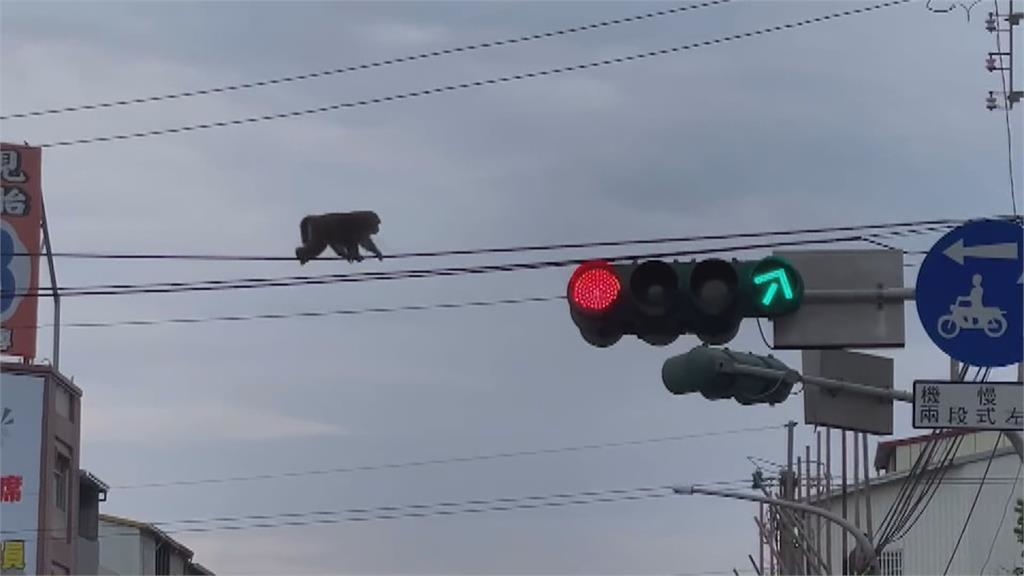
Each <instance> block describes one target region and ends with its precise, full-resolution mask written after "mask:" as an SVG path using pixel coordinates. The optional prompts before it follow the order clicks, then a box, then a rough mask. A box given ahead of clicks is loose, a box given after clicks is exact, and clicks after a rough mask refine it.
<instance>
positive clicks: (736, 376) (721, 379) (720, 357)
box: [661, 346, 800, 406]
mask: <svg viewBox="0 0 1024 576" xmlns="http://www.w3.org/2000/svg"><path fill="white" fill-rule="evenodd" d="M743 367H749V368H758V369H765V370H768V371H772V372H771V373H770V375H769V374H768V373H766V374H760V375H754V374H747V373H743V372H741V371H738V370H737V368H743ZM799 378H800V377H799V375H798V374H797V373H796V372H794V371H793V370H791V369H790V368H789V367H788V366H786V365H785V364H784V363H782V362H780V361H779V360H777V359H775V358H773V357H772V356H758V355H756V354H749V353H746V352H736V351H733V350H729V349H726V348H711V347H708V346H698V347H696V348H694V349H693V350H690V351H689V352H687V353H685V354H680V355H678V356H674V357H672V358H669V359H668V360H666V361H665V363H664V364H663V365H662V367H661V380H662V382H663V383H664V384H665V387H666V388H668V391H669V392H671V393H673V394H677V395H681V394H690V393H693V392H700V394H701V395H702V396H704V397H705V398H707V399H708V400H722V399H726V398H733V399H734V400H736V401H737V402H739V403H740V404H743V405H745V406H747V405H751V404H778V403H780V402H783V401H785V400H786V398H788V397H789V393H790V392H792V390H793V385H794V384H796V382H797V381H798V380H799Z"/></svg>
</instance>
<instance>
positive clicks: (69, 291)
mask: <svg viewBox="0 0 1024 576" xmlns="http://www.w3.org/2000/svg"><path fill="white" fill-rule="evenodd" d="M861 240H862V236H861V235H851V236H837V237H830V238H814V239H800V240H787V241H782V240H780V241H774V242H763V243H757V244H738V245H731V246H716V247H705V248H699V249H690V250H673V251H667V252H660V253H642V254H631V255H617V256H613V257H609V258H607V259H608V260H610V261H635V260H641V259H650V258H679V257H685V256H696V255H706V254H721V253H729V252H739V251H748V250H759V249H768V248H783V247H794V246H808V245H828V244H840V243H851V242H858V241H861ZM591 259H592V258H572V259H563V260H547V261H532V262H518V263H509V264H487V265H476V266H454V267H447V268H421V269H408V270H397V271H387V272H364V273H349V274H324V275H297V276H283V277H251V278H234V279H215V280H200V281H187V282H185V281H183V282H157V283H141V284H106V285H93V286H76V287H60V289H59V290H60V294H61V296H62V297H78V296H119V295H137V294H176V293H183V292H213V291H224V290H242V289H254V288H278V287H291V286H312V285H328V284H341V283H362V282H371V281H382V280H400V279H412V278H438V277H450V276H463V275H478V274H491V273H496V272H512V271H520V270H539V269H550V268H564V267H568V266H574V265H579V264H582V263H584V262H587V261H589V260H591ZM51 294H52V290H51V289H49V288H45V289H43V288H41V289H39V290H37V291H35V292H32V291H25V292H19V293H16V294H15V295H16V296H49V295H51Z"/></svg>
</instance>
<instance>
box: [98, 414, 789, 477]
mask: <svg viewBox="0 0 1024 576" xmlns="http://www.w3.org/2000/svg"><path fill="white" fill-rule="evenodd" d="M783 427H784V424H773V425H770V426H755V427H748V428H733V429H727V430H717V431H711V432H695V433H691V434H675V435H671V436H660V437H653V438H639V439H633V440H620V441H617V442H602V443H598V444H577V445H573V446H561V447H556V448H540V449H533V450H514V451H511V452H492V453H488V454H473V455H469V456H453V457H448V458H431V459H427V460H412V461H404V462H390V463H386V464H369V465H361V466H340V467H333V468H318V469H313V470H295V471H289V472H276V473H268V474H252V475H246V476H221V477H215V478H202V479H196V480H166V481H163V482H147V483H140V484H125V485H121V486H114V487H113V488H114V489H116V490H141V489H150V488H170V487H185V486H201V485H210V484H227V483H235V482H255V481H263V480H281V479H286V478H301V477H309V476H324V475H336V474H350V473H354V472H372V471H379V470H395V469H404V468H421V467H427V466H439V465H446V464H461V463H467V462H481V461H490V460H505V459H510V458H521V457H526V456H546V455H552V454H565V453H568V452H583V451H589V450H604V449H608V448H623V447H627V446H642V445H647V444H660V443H666V442H680V441H683V440H694V439H698V438H711V437H715V436H727V435H731V434H745V433H750V432H764V431H767V430H775V429H780V428H783Z"/></svg>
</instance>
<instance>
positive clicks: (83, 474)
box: [78, 468, 110, 502]
mask: <svg viewBox="0 0 1024 576" xmlns="http://www.w3.org/2000/svg"><path fill="white" fill-rule="evenodd" d="M78 480H79V482H82V483H84V484H85V485H87V486H90V487H91V488H93V489H94V490H96V491H97V492H99V493H100V494H101V497H100V502H104V501H106V499H107V498H106V496H107V492H109V491H110V486H108V485H107V483H106V482H104V481H103V480H100V479H99V478H97V477H96V475H95V474H93V473H92V472H89V471H88V470H86V469H85V468H81V469H79V470H78Z"/></svg>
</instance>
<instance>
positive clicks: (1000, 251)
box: [942, 238, 1017, 264]
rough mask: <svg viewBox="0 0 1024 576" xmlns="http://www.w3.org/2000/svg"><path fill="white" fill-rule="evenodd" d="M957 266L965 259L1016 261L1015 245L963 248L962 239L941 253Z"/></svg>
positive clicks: (1011, 243)
mask: <svg viewBox="0 0 1024 576" xmlns="http://www.w3.org/2000/svg"><path fill="white" fill-rule="evenodd" d="M942 253H943V254H945V255H946V256H949V258H950V259H951V260H953V261H954V262H956V263H957V264H963V263H964V260H965V259H966V258H987V259H991V260H1016V259H1017V243H1016V242H1003V243H1000V244H978V245H977V246H964V239H963V238H961V239H959V240H957V241H956V242H955V243H954V244H953V245H952V246H950V247H949V248H946V249H945V250H943V251H942Z"/></svg>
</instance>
